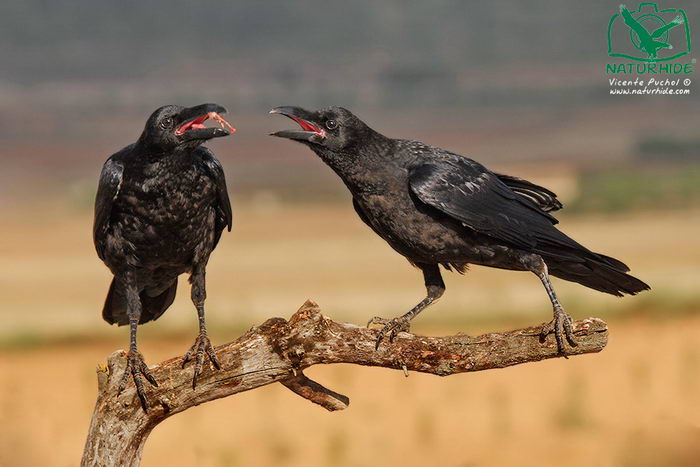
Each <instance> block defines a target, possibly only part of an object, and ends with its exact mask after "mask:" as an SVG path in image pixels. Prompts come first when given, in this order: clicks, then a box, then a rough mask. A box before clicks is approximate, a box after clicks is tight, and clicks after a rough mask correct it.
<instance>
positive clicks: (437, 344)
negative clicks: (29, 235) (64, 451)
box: [82, 301, 608, 466]
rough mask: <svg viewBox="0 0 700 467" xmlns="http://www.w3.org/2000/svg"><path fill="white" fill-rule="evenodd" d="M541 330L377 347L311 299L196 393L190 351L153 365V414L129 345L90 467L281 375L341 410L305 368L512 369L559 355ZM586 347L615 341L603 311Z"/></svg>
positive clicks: (116, 357) (99, 424) (94, 436)
mask: <svg viewBox="0 0 700 467" xmlns="http://www.w3.org/2000/svg"><path fill="white" fill-rule="evenodd" d="M539 330H540V328H527V329H520V330H517V331H509V332H504V333H492V334H484V335H482V336H479V337H469V336H465V335H457V336H450V337H425V336H416V335H413V334H408V333H400V334H399V335H398V336H397V338H396V339H395V340H394V342H393V343H391V344H390V343H382V345H381V346H380V347H379V349H378V350H375V341H376V338H377V333H378V330H376V329H368V328H364V327H359V326H355V325H352V324H344V323H336V322H334V321H332V320H331V319H329V318H327V317H325V316H323V315H322V314H321V313H320V310H319V308H318V305H316V304H315V303H313V302H311V301H307V302H306V303H305V304H304V305H303V306H302V307H301V308H300V309H299V311H297V312H296V313H295V314H294V315H293V316H292V317H291V319H290V320H289V321H286V320H284V319H282V318H271V319H268V320H267V321H265V322H264V323H263V324H262V325H260V326H258V327H255V328H253V329H251V330H250V331H248V332H247V333H246V334H245V335H243V336H241V337H240V338H239V339H237V340H235V341H233V342H231V343H228V344H225V345H222V346H219V347H217V349H216V354H217V357H218V358H219V361H220V362H221V367H222V369H221V370H220V371H215V370H213V369H211V368H205V370H204V372H203V374H202V375H201V377H200V379H199V383H198V385H197V388H196V389H195V390H192V385H191V382H192V381H191V378H192V374H191V368H190V367H189V366H188V367H187V368H186V369H184V370H183V369H182V368H181V361H182V357H176V358H172V359H169V360H166V361H164V362H162V363H160V364H159V365H156V366H154V367H152V369H151V373H152V374H153V376H155V378H156V379H157V380H158V382H159V387H157V388H152V387H149V395H148V400H149V407H148V412H145V411H144V410H143V409H142V408H141V405H140V403H139V399H138V397H137V396H136V392H135V389H134V387H133V384H130V385H129V386H128V387H127V388H126V389H125V390H124V392H123V393H122V394H121V395H119V396H117V384H118V381H119V376H120V375H121V374H122V372H123V371H124V369H125V366H126V359H125V355H126V354H125V352H124V351H122V350H120V351H117V352H115V353H113V354H112V355H111V356H110V357H109V359H108V362H107V367H106V368H104V367H103V368H98V387H99V388H98V389H99V393H98V397H97V403H96V405H95V411H94V413H93V416H92V421H91V424H90V431H89V433H88V438H87V442H86V444H85V451H84V452H83V459H82V465H83V466H137V465H139V462H140V460H141V453H142V451H143V446H144V444H145V442H146V439H147V437H148V435H149V433H150V432H151V430H152V429H153V428H154V427H155V426H156V425H157V424H158V423H160V422H162V421H163V420H165V419H166V418H168V417H170V416H172V415H175V414H176V413H179V412H182V411H184V410H187V409H189V408H190V407H194V406H196V405H199V404H203V403H205V402H208V401H211V400H214V399H219V398H221V397H227V396H230V395H232V394H237V393H239V392H243V391H248V390H251V389H255V388H258V387H261V386H265V385H267V384H271V383H275V382H279V383H281V384H283V385H284V386H286V387H287V388H289V389H290V390H291V391H293V392H294V393H295V394H298V395H300V396H301V397H304V398H305V399H308V400H309V401H311V402H314V403H316V404H318V405H320V406H322V407H324V408H326V409H327V410H342V409H345V408H347V407H348V404H349V403H350V401H349V399H348V398H347V397H346V396H343V395H341V394H338V393H336V392H334V391H331V390H329V389H326V388H325V387H323V386H322V385H320V384H318V383H316V382H314V381H312V380H310V379H309V378H307V377H306V376H305V375H304V374H303V370H304V369H306V368H308V367H310V366H312V365H319V364H329V363H354V364H357V365H367V366H379V367H385V368H394V369H399V370H401V369H403V371H404V372H406V371H408V370H410V371H420V372H423V373H431V374H435V375H440V376H447V375H452V374H455V373H462V372H467V371H480V370H487V369H491V368H503V367H507V366H511V365H518V364H520V363H526V362H534V361H538V360H543V359H546V358H554V357H558V356H559V355H558V354H557V349H556V344H555V343H554V342H553V338H552V337H551V336H550V337H549V338H548V339H547V341H546V342H545V343H544V344H542V343H540V342H539ZM574 332H575V334H576V337H577V339H578V343H579V345H578V347H575V348H573V349H572V354H571V355H578V354H584V353H592V352H599V351H601V350H602V349H603V348H604V347H605V345H606V344H607V340H608V330H607V325H606V324H605V323H604V322H603V321H601V320H599V319H595V318H589V319H586V320H583V321H577V322H576V323H575V325H574Z"/></svg>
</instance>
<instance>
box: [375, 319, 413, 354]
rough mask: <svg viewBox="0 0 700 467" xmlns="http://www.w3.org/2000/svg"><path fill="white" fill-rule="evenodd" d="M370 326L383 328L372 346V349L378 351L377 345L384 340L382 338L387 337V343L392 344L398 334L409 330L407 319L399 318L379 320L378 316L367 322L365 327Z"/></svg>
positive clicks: (409, 323)
mask: <svg viewBox="0 0 700 467" xmlns="http://www.w3.org/2000/svg"><path fill="white" fill-rule="evenodd" d="M370 324H382V325H384V327H383V328H382V329H381V330H380V331H379V335H378V336H377V341H376V343H375V345H374V349H375V350H377V349H379V344H381V343H382V341H383V340H384V337H386V336H387V335H388V336H389V342H390V343H391V342H394V339H395V338H396V336H397V335H398V333H400V332H408V331H409V329H410V328H411V322H410V321H409V320H408V318H404V317H399V318H394V319H385V318H380V317H379V316H375V317H374V318H372V319H371V320H369V323H367V327H369V325H370Z"/></svg>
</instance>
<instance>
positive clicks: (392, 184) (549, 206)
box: [272, 107, 649, 352]
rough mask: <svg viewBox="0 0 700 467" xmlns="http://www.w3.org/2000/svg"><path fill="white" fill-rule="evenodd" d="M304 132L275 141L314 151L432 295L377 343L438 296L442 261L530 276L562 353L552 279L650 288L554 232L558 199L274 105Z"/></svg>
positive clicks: (420, 148) (345, 118)
mask: <svg viewBox="0 0 700 467" xmlns="http://www.w3.org/2000/svg"><path fill="white" fill-rule="evenodd" d="M272 112H273V113H280V114H283V115H286V116H288V117H290V118H292V119H293V120H295V121H296V122H297V123H299V124H300V126H301V127H302V130H285V131H280V132H277V133H273V135H274V136H279V137H284V138H289V139H292V140H296V141H299V142H301V143H303V144H305V145H307V146H308V147H309V148H311V149H312V150H313V151H314V152H315V153H316V154H317V155H318V156H319V157H320V158H321V159H322V160H323V161H324V162H326V163H327V164H328V165H329V166H330V167H331V168H332V169H333V170H334V171H335V172H336V173H337V174H338V176H340V178H341V179H342V180H343V182H344V183H345V185H346V186H347V187H348V189H349V190H350V192H351V193H352V195H353V205H354V207H355V210H356V211H357V213H358V214H359V216H360V218H361V219H362V220H363V221H364V222H365V223H366V224H367V225H369V226H370V227H371V228H372V230H373V231H374V232H376V233H377V234H378V235H379V236H381V237H382V238H383V239H384V240H386V241H387V242H388V243H389V245H391V246H392V248H394V249H395V250H396V251H397V252H399V253H401V254H402V255H403V256H405V257H406V258H407V259H408V260H409V261H410V262H411V263H412V264H414V265H416V266H417V267H419V268H420V269H421V270H422V271H423V274H424V278H425V283H426V288H427V290H428V296H427V297H426V299H424V300H423V301H422V302H421V303H419V304H418V305H416V307H414V308H413V309H412V310H411V311H409V312H408V313H406V314H405V315H403V316H402V317H400V318H395V319H393V320H384V319H382V318H375V319H374V320H373V322H375V323H381V324H384V325H385V327H384V329H383V330H382V333H381V334H380V336H379V339H378V343H379V342H380V341H381V339H382V337H383V336H384V335H385V334H389V336H390V337H392V336H393V335H395V334H396V332H398V331H400V330H406V329H408V327H409V320H410V319H411V318H413V317H414V316H415V315H417V314H418V313H419V312H420V311H421V310H423V309H424V308H425V307H426V306H428V305H429V304H430V303H432V302H433V301H435V300H437V299H438V298H439V297H440V296H441V295H442V293H443V292H444V283H443V282H442V279H441V277H440V272H439V268H438V265H442V266H443V267H445V268H447V269H455V270H457V271H459V272H464V271H465V270H466V269H467V267H468V265H469V264H477V265H483V266H490V267H496V268H502V269H510V270H521V271H531V272H533V273H535V274H537V276H538V277H539V278H540V280H541V281H542V283H543V284H544V286H545V288H546V290H547V292H548V294H549V297H550V299H551V301H552V305H553V307H554V315H555V319H554V321H553V322H552V323H551V324H550V327H549V328H547V329H545V331H549V330H554V332H555V337H556V340H557V345H558V347H559V349H560V351H562V352H564V350H565V349H564V337H566V338H567V340H568V341H569V343H570V345H575V341H574V339H573V335H572V333H571V319H570V317H569V316H568V315H567V314H566V313H565V312H564V311H563V309H562V307H561V305H560V304H559V302H558V300H557V298H556V295H555V294H554V290H553V288H552V286H551V283H550V282H549V278H548V275H549V274H552V275H554V276H557V277H561V278H563V279H566V280H570V281H574V282H578V283H580V284H583V285H585V286H587V287H590V288H593V289H596V290H599V291H602V292H606V293H610V294H613V295H618V296H620V295H622V294H636V293H638V292H640V291H642V290H646V289H648V288H649V287H648V286H647V285H646V284H645V283H644V282H642V281H640V280H639V279H636V278H635V277H632V276H630V275H629V274H626V272H627V271H629V268H628V267H627V266H626V265H625V264H624V263H622V262H621V261H618V260H616V259H614V258H611V257H608V256H605V255H601V254H597V253H594V252H592V251H590V250H588V249H587V248H585V247H584V246H582V245H581V244H579V243H577V242H576V241H574V240H573V239H572V238H570V237H569V236H567V235H566V234H564V233H562V232H561V231H560V230H558V229H557V228H556V224H557V220H556V219H555V218H554V217H553V216H552V214H551V213H552V212H553V211H556V210H558V209H560V208H561V207H562V205H561V203H560V202H559V201H558V200H557V198H556V195H555V194H554V193H553V192H551V191H550V190H547V189H546V188H543V187H541V186H538V185H535V184H533V183H531V182H528V181H526V180H522V179H520V178H517V177H512V176H509V175H502V174H497V173H494V172H491V171H490V170H488V169H487V168H486V167H484V166H483V165H481V164H479V163H478V162H476V161H474V160H472V159H469V158H466V157H463V156H461V155H458V154H454V153H451V152H449V151H445V150H443V149H440V148H437V147H434V146H430V145H427V144H425V143H421V142H419V141H413V140H402V139H392V138H387V137H385V136H383V135H381V134H380V133H378V132H376V131H374V130H373V129H371V128H370V127H368V126H367V125H366V124H365V123H364V122H362V121H361V120H360V119H358V118H357V117H356V116H355V115H353V114H352V113H351V112H349V111H348V110H346V109H343V108H340V107H330V108H327V109H322V110H319V111H315V112H312V111H307V110H304V109H300V108H298V107H278V108H276V109H273V111H272Z"/></svg>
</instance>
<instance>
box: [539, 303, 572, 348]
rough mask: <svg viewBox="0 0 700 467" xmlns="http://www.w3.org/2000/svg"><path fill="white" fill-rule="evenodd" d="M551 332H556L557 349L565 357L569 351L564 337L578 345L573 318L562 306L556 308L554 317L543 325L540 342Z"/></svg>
mask: <svg viewBox="0 0 700 467" xmlns="http://www.w3.org/2000/svg"><path fill="white" fill-rule="evenodd" d="M549 334H554V339H555V340H556V342H557V350H558V352H559V353H560V354H561V355H563V356H564V357H565V358H567V352H566V346H565V344H564V339H566V342H568V343H569V345H570V346H571V347H576V346H578V343H577V342H576V339H575V338H574V327H573V320H572V319H571V316H569V314H568V313H566V312H565V311H564V310H563V309H562V308H561V307H557V308H555V309H554V319H553V320H552V321H550V322H549V323H547V324H545V325H544V326H543V327H542V331H541V332H540V342H544V341H545V339H546V338H547V335H549Z"/></svg>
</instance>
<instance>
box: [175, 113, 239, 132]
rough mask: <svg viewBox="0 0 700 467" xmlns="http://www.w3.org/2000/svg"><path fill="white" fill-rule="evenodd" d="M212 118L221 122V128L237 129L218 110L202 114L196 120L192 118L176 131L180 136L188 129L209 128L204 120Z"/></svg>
mask: <svg viewBox="0 0 700 467" xmlns="http://www.w3.org/2000/svg"><path fill="white" fill-rule="evenodd" d="M210 118H211V119H213V120H216V121H217V122H219V125H221V128H228V130H229V131H230V132H231V133H235V132H236V129H235V128H234V127H233V126H231V124H230V123H229V122H227V121H226V120H224V118H223V117H222V116H221V115H219V114H218V113H216V112H209V113H208V114H206V115H202V116H201V117H197V118H195V119H194V120H190V121H189V122H187V123H185V124H184V125H182V126H181V127H180V128H178V129H177V130H176V131H175V134H176V135H178V136H180V135H182V134H183V133H184V132H186V131H187V130H204V129H206V128H207V127H206V126H204V122H205V121H207V120H209V119H210Z"/></svg>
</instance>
